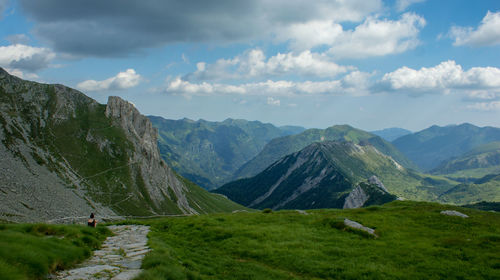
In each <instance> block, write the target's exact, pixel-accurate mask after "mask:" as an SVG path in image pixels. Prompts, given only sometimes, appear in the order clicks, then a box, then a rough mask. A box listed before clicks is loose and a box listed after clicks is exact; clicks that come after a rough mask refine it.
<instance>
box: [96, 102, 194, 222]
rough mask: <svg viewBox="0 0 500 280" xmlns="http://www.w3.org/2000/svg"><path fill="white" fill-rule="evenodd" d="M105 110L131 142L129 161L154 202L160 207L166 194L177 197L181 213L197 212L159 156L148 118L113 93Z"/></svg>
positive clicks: (156, 141) (156, 132) (155, 138)
mask: <svg viewBox="0 0 500 280" xmlns="http://www.w3.org/2000/svg"><path fill="white" fill-rule="evenodd" d="M105 114H106V117H108V118H111V119H112V120H113V122H114V123H115V124H116V125H118V126H120V127H121V128H123V130H124V131H125V134H126V137H127V139H128V140H129V141H130V142H131V143H132V145H133V147H134V149H133V151H134V152H133V153H132V154H131V155H129V157H130V158H129V162H130V163H131V164H135V165H136V166H138V167H139V169H140V173H141V174H140V175H141V176H142V177H143V178H144V186H145V188H146V190H147V193H148V194H149V196H150V198H151V200H152V202H153V203H154V205H155V206H156V207H157V208H160V207H161V203H162V202H163V201H164V200H165V197H168V198H169V199H170V200H172V201H176V204H177V206H178V207H179V209H181V210H182V212H183V213H192V214H197V213H198V212H197V211H196V210H195V209H193V208H192V207H191V206H190V205H189V202H188V201H187V198H186V195H185V193H186V191H187V188H186V186H184V185H183V184H182V183H181V182H180V181H179V179H178V178H177V176H176V175H175V174H174V172H173V171H172V169H171V168H170V167H169V166H167V165H166V164H165V162H164V161H163V160H162V159H161V157H160V153H159V150H158V146H157V143H158V130H157V129H156V128H153V125H152V124H151V121H150V120H149V119H148V118H147V117H145V116H143V115H141V113H139V111H138V110H137V109H136V108H135V106H134V105H133V104H132V103H130V102H127V101H125V100H123V99H121V98H120V97H116V96H111V97H109V99H108V104H107V105H106V111H105ZM169 189H170V190H171V192H169ZM172 194H173V195H172Z"/></svg>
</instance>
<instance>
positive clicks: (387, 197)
mask: <svg viewBox="0 0 500 280" xmlns="http://www.w3.org/2000/svg"><path fill="white" fill-rule="evenodd" d="M368 158H370V159H372V160H371V161H368V160H366V159H368ZM368 165H371V166H368ZM379 168H387V169H394V170H397V168H398V164H397V163H396V162H394V161H393V160H392V159H391V158H390V157H386V156H384V155H382V154H381V153H380V152H378V151H377V150H376V149H375V148H374V147H373V146H371V145H367V146H361V145H358V144H355V143H353V142H338V141H325V142H317V143H313V144H311V145H309V146H307V147H306V148H304V149H302V150H301V151H299V152H295V153H292V154H290V155H287V156H285V157H283V158H281V159H280V160H278V161H276V162H274V163H273V164H272V165H270V166H269V167H268V168H266V169H265V170H264V171H262V172H261V173H259V174H258V175H256V176H254V177H251V178H246V179H240V180H237V181H234V182H231V183H228V184H226V185H224V186H222V187H221V188H219V189H217V190H215V192H217V193H221V194H224V195H226V196H228V197H229V198H230V199H232V200H234V201H236V202H238V203H241V204H243V205H246V206H248V207H253V208H259V209H262V208H273V209H311V208H357V207H361V206H367V205H372V204H381V203H385V202H389V201H392V200H394V199H396V196H394V195H391V194H389V193H388V192H387V190H386V188H385V187H384V185H383V184H382V183H381V182H380V181H379V180H378V179H377V178H375V177H373V173H372V171H373V170H376V169H379ZM371 177H372V178H371ZM368 178H370V179H371V180H369V181H366V180H367V179H368Z"/></svg>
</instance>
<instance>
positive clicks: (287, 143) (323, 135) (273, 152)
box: [234, 125, 415, 179]
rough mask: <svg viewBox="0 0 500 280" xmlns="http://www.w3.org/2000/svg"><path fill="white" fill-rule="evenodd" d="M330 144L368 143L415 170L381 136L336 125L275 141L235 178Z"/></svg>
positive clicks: (256, 172) (309, 130) (247, 164)
mask: <svg viewBox="0 0 500 280" xmlns="http://www.w3.org/2000/svg"><path fill="white" fill-rule="evenodd" d="M328 140H330V141H351V142H354V143H356V144H358V143H369V144H371V145H373V146H374V147H376V148H377V149H378V150H379V151H380V152H382V153H384V154H386V155H389V156H391V157H392V158H393V159H394V160H396V161H397V162H398V163H399V164H401V165H403V166H404V167H408V168H415V166H414V165H413V164H412V163H411V162H410V161H409V160H408V159H406V158H405V156H404V155H403V154H401V152H399V151H398V150H397V149H396V148H395V147H394V146H392V144H390V143H389V142H387V141H385V140H383V139H382V138H380V137H379V136H376V135H374V134H371V133H368V132H366V131H363V130H360V129H356V128H353V127H351V126H348V125H336V126H332V127H329V128H327V129H308V130H306V131H304V132H302V133H300V134H297V135H289V136H285V137H280V138H276V139H274V140H272V141H271V142H269V143H268V144H267V145H266V146H265V147H264V149H263V150H262V151H261V152H260V153H259V154H258V155H257V156H256V157H255V158H253V159H252V160H250V161H249V162H247V163H246V164H245V165H243V166H242V167H241V168H240V169H239V170H238V171H237V172H236V174H235V177H234V178H235V179H238V178H245V177H250V176H253V175H256V174H258V173H259V172H261V171H263V170H264V169H266V168H267V167H268V166H269V165H271V164H272V163H273V162H275V161H276V160H278V159H280V158H281V157H284V156H286V155H288V154H291V153H294V152H298V151H300V150H302V149H303V148H305V147H306V146H308V145H310V144H312V143H314V142H321V141H328Z"/></svg>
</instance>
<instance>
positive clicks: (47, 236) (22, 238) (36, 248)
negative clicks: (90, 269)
mask: <svg viewBox="0 0 500 280" xmlns="http://www.w3.org/2000/svg"><path fill="white" fill-rule="evenodd" d="M110 234H111V232H110V231H109V230H108V229H107V228H106V227H97V228H88V227H84V226H76V225H71V226H70V225H46V224H2V225H1V226H0V275H2V277H1V278H2V279H41V278H45V277H47V275H48V274H49V273H53V272H55V271H56V270H60V269H66V268H69V267H71V266H73V265H75V264H76V263H78V262H81V261H82V260H84V259H86V258H88V257H90V256H91V254H92V250H93V249H96V248H98V247H99V246H100V245H101V242H102V241H103V240H104V239H105V238H106V236H108V235H110Z"/></svg>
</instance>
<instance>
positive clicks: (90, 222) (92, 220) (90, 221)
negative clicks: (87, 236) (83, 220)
mask: <svg viewBox="0 0 500 280" xmlns="http://www.w3.org/2000/svg"><path fill="white" fill-rule="evenodd" d="M87 225H88V226H89V227H96V226H97V220H96V219H95V218H94V213H90V219H88V220H87Z"/></svg>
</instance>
